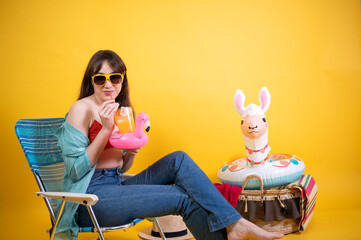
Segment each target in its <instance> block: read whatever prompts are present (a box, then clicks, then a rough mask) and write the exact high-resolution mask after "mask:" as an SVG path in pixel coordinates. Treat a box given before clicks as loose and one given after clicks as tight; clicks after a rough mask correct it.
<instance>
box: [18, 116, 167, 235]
mask: <svg viewBox="0 0 361 240" xmlns="http://www.w3.org/2000/svg"><path fill="white" fill-rule="evenodd" d="M63 122H64V118H46V119H45V118H44V119H21V120H19V121H18V122H17V123H16V125H15V132H16V136H17V137H18V139H19V142H20V144H21V147H22V148H23V151H24V153H25V156H26V159H27V160H28V163H29V165H30V169H31V171H32V172H33V174H34V176H35V179H36V182H37V184H38V186H39V188H40V191H41V192H37V193H36V194H37V195H38V196H41V197H43V198H44V200H45V204H46V206H47V208H48V210H49V213H50V217H51V223H52V228H51V230H50V240H52V239H54V233H55V230H56V227H57V224H58V221H59V219H60V216H61V214H62V211H63V208H64V205H65V204H66V202H74V203H79V204H82V205H85V206H86V207H87V208H88V211H89V214H90V217H91V219H92V221H93V224H94V227H86V228H83V227H81V228H80V232H97V233H98V236H99V238H100V239H102V240H104V236H103V232H106V231H110V230H119V229H127V228H129V227H132V226H134V225H135V224H137V223H138V222H140V221H142V220H143V219H135V220H133V221H132V222H130V223H128V224H125V225H121V226H116V227H100V226H99V224H98V221H97V218H96V216H95V214H94V212H93V209H92V205H94V204H96V203H97V201H98V197H97V196H96V195H94V194H79V193H68V192H61V191H62V180H63V175H64V168H65V167H64V162H63V158H62V154H61V150H60V148H59V147H58V146H57V140H58V139H57V138H56V137H55V135H54V132H55V131H56V129H58V128H59V127H60V126H61V125H62V123H63ZM127 177H129V175H128V176H126V175H125V178H127ZM58 201H61V205H60V210H59V213H58V217H57V218H56V216H55V209H56V206H57V204H58ZM154 220H155V222H156V224H157V227H158V229H159V233H160V235H161V237H162V239H166V238H165V236H164V233H163V231H162V229H161V227H160V225H159V223H158V221H157V219H154Z"/></svg>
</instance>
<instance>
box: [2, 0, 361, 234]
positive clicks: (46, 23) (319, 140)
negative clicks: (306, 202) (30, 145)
mask: <svg viewBox="0 0 361 240" xmlns="http://www.w3.org/2000/svg"><path fill="white" fill-rule="evenodd" d="M360 25H361V24H360V2H359V1H356V0H355V1H353V0H339V1H336V0H332V1H279V0H276V1H267V0H262V1H243V0H242V1H209V0H207V1H160V0H155V1H68V0H67V1H40V0H34V1H10V0H3V1H1V3H0V29H1V32H0V34H1V38H0V72H1V83H2V86H1V94H0V106H1V118H0V123H1V124H0V126H1V129H0V132H1V138H0V146H1V154H2V157H1V166H2V167H1V169H2V171H1V174H0V182H1V183H0V184H1V198H0V230H1V232H2V238H4V239H47V237H46V234H45V231H44V230H45V229H46V228H48V227H49V225H50V224H49V222H50V221H49V217H48V215H47V213H46V209H45V205H44V204H43V201H42V199H40V198H37V197H36V196H35V194H34V192H35V191H37V185H36V183H35V180H34V179H33V176H32V174H31V172H30V170H29V167H28V165H27V162H26V159H25V157H24V155H23V153H22V150H21V147H20V145H19V143H18V141H17V139H16V136H15V133H14V126H15V123H16V121H17V120H18V119H21V118H46V117H63V116H64V115H65V113H66V112H67V111H68V109H69V107H70V106H71V104H72V103H73V102H74V101H75V100H76V98H77V95H78V91H79V86H80V81H81V78H82V75H83V73H84V71H85V67H86V65H87V63H88V61H89V59H90V57H91V56H92V55H93V54H94V53H95V52H96V51H97V50H99V49H111V50H114V51H115V52H117V53H118V54H119V55H120V56H121V57H122V58H123V60H124V61H125V63H126V65H127V68H128V78H129V81H130V90H131V99H132V102H133V105H134V107H135V110H136V111H137V112H140V111H144V112H147V113H148V115H149V116H150V119H151V131H150V132H149V138H150V141H149V143H148V145H146V146H145V147H144V148H143V149H142V151H141V153H139V154H138V157H137V159H136V162H135V163H134V166H133V168H132V169H131V170H130V172H131V173H137V172H139V171H140V170H142V169H144V168H145V167H146V166H147V165H149V164H151V163H152V162H154V161H155V160H157V159H158V158H160V157H161V156H163V155H165V154H167V153H169V152H171V151H174V150H184V151H186V152H187V153H188V154H189V155H190V156H191V157H192V158H193V159H194V160H195V161H196V162H197V163H198V164H199V165H200V167H201V168H202V169H203V170H204V171H205V172H206V174H207V175H208V176H209V177H210V178H211V180H212V181H214V182H216V181H218V180H217V171H218V167H219V166H220V165H222V164H223V163H224V162H227V161H230V160H232V159H235V158H237V157H241V156H245V149H244V145H243V139H242V136H241V131H240V115H238V114H237V112H236V111H235V109H234V106H233V102H232V97H233V94H234V92H235V90H236V89H238V88H240V89H242V90H243V91H244V93H245V95H246V105H247V104H249V103H252V102H253V103H256V104H258V92H259V90H260V89H261V87H262V86H267V87H268V89H269V91H270V93H271V96H272V97H271V106H270V108H269V110H268V112H267V113H266V116H267V118H268V122H269V144H270V146H271V147H272V152H273V153H292V154H295V155H297V156H299V157H301V158H302V159H303V160H304V162H305V164H306V171H305V173H308V174H311V175H312V176H313V177H314V178H315V180H316V183H317V184H318V186H319V195H318V199H317V204H316V209H315V215H314V218H313V220H312V221H311V223H310V225H309V227H308V228H307V229H306V231H305V232H304V233H302V234H292V235H290V236H287V237H286V239H301V238H302V239H326V238H327V239H338V238H339V239H357V238H358V236H359V235H358V233H359V232H358V231H357V226H358V222H359V217H358V216H359V215H360V214H361V210H360V209H361V208H360V206H359V205H360V197H361V190H360V189H361V188H360V183H361V174H360V173H361V158H360V155H359V153H360V147H361V146H360V140H359V139H360V134H361V97H360V92H361V75H360V74H361V28H360ZM144 224H146V223H144ZM22 225H25V227H23V226H22ZM148 225H149V224H148ZM148 225H147V224H146V226H148ZM20 226H22V227H20ZM142 226H145V225H141V227H138V228H140V229H141V228H142ZM131 233H132V234H133V235H132V237H131V238H129V239H136V231H135V230H133V231H131ZM119 234H120V235H117V234H111V235H108V236H111V239H128V238H126V237H125V235H124V234H123V232H120V233H119ZM122 234H123V235H122ZM4 235H5V236H4ZM84 236H85V235H84ZM88 237H95V236H94V235H88ZM85 238H87V237H83V239H85Z"/></svg>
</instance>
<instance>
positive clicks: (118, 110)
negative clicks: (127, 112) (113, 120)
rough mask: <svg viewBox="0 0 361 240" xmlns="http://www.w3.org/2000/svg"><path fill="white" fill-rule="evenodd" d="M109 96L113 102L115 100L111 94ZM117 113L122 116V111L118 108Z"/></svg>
mask: <svg viewBox="0 0 361 240" xmlns="http://www.w3.org/2000/svg"><path fill="white" fill-rule="evenodd" d="M109 95H110V98H111V99H112V100H114V98H113V96H112V95H111V94H109ZM116 112H118V114H119V116H120V109H119V108H118V110H117V111H116Z"/></svg>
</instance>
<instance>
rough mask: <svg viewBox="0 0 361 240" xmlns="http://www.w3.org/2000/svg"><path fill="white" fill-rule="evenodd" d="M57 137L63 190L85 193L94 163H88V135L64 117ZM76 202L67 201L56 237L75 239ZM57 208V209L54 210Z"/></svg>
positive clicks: (77, 229) (76, 234)
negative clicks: (61, 159)
mask: <svg viewBox="0 0 361 240" xmlns="http://www.w3.org/2000/svg"><path fill="white" fill-rule="evenodd" d="M55 136H56V137H57V138H58V146H59V147H60V149H61V151H62V154H63V159H64V164H65V171H64V178H63V192H75V193H85V192H86V190H87V188H88V186H89V183H90V180H91V178H92V176H93V173H94V170H95V167H96V164H94V166H93V167H92V166H91V164H90V160H89V156H88V152H87V147H88V146H89V144H90V142H89V139H88V137H87V136H86V135H85V134H84V133H82V132H81V131H79V130H78V129H76V128H75V127H74V126H72V125H71V124H70V123H69V122H68V121H67V120H66V117H65V121H64V123H63V125H62V126H61V127H60V128H59V129H58V130H57V131H56V132H55ZM78 205H79V204H76V203H71V202H67V203H66V204H65V207H64V211H63V214H62V216H61V218H60V221H59V224H58V227H57V229H56V233H55V237H56V238H57V239H76V238H77V237H78V232H79V227H78V225H77V224H76V222H75V218H76V215H77V213H76V210H77V209H78ZM58 210H59V205H58V209H57V211H56V212H58Z"/></svg>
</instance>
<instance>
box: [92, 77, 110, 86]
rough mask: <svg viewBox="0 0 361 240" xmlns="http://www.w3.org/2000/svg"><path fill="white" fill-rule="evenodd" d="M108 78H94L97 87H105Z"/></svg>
mask: <svg viewBox="0 0 361 240" xmlns="http://www.w3.org/2000/svg"><path fill="white" fill-rule="evenodd" d="M106 80H107V78H106V77H105V76H94V84H95V85H104V83H105V81H106Z"/></svg>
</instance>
